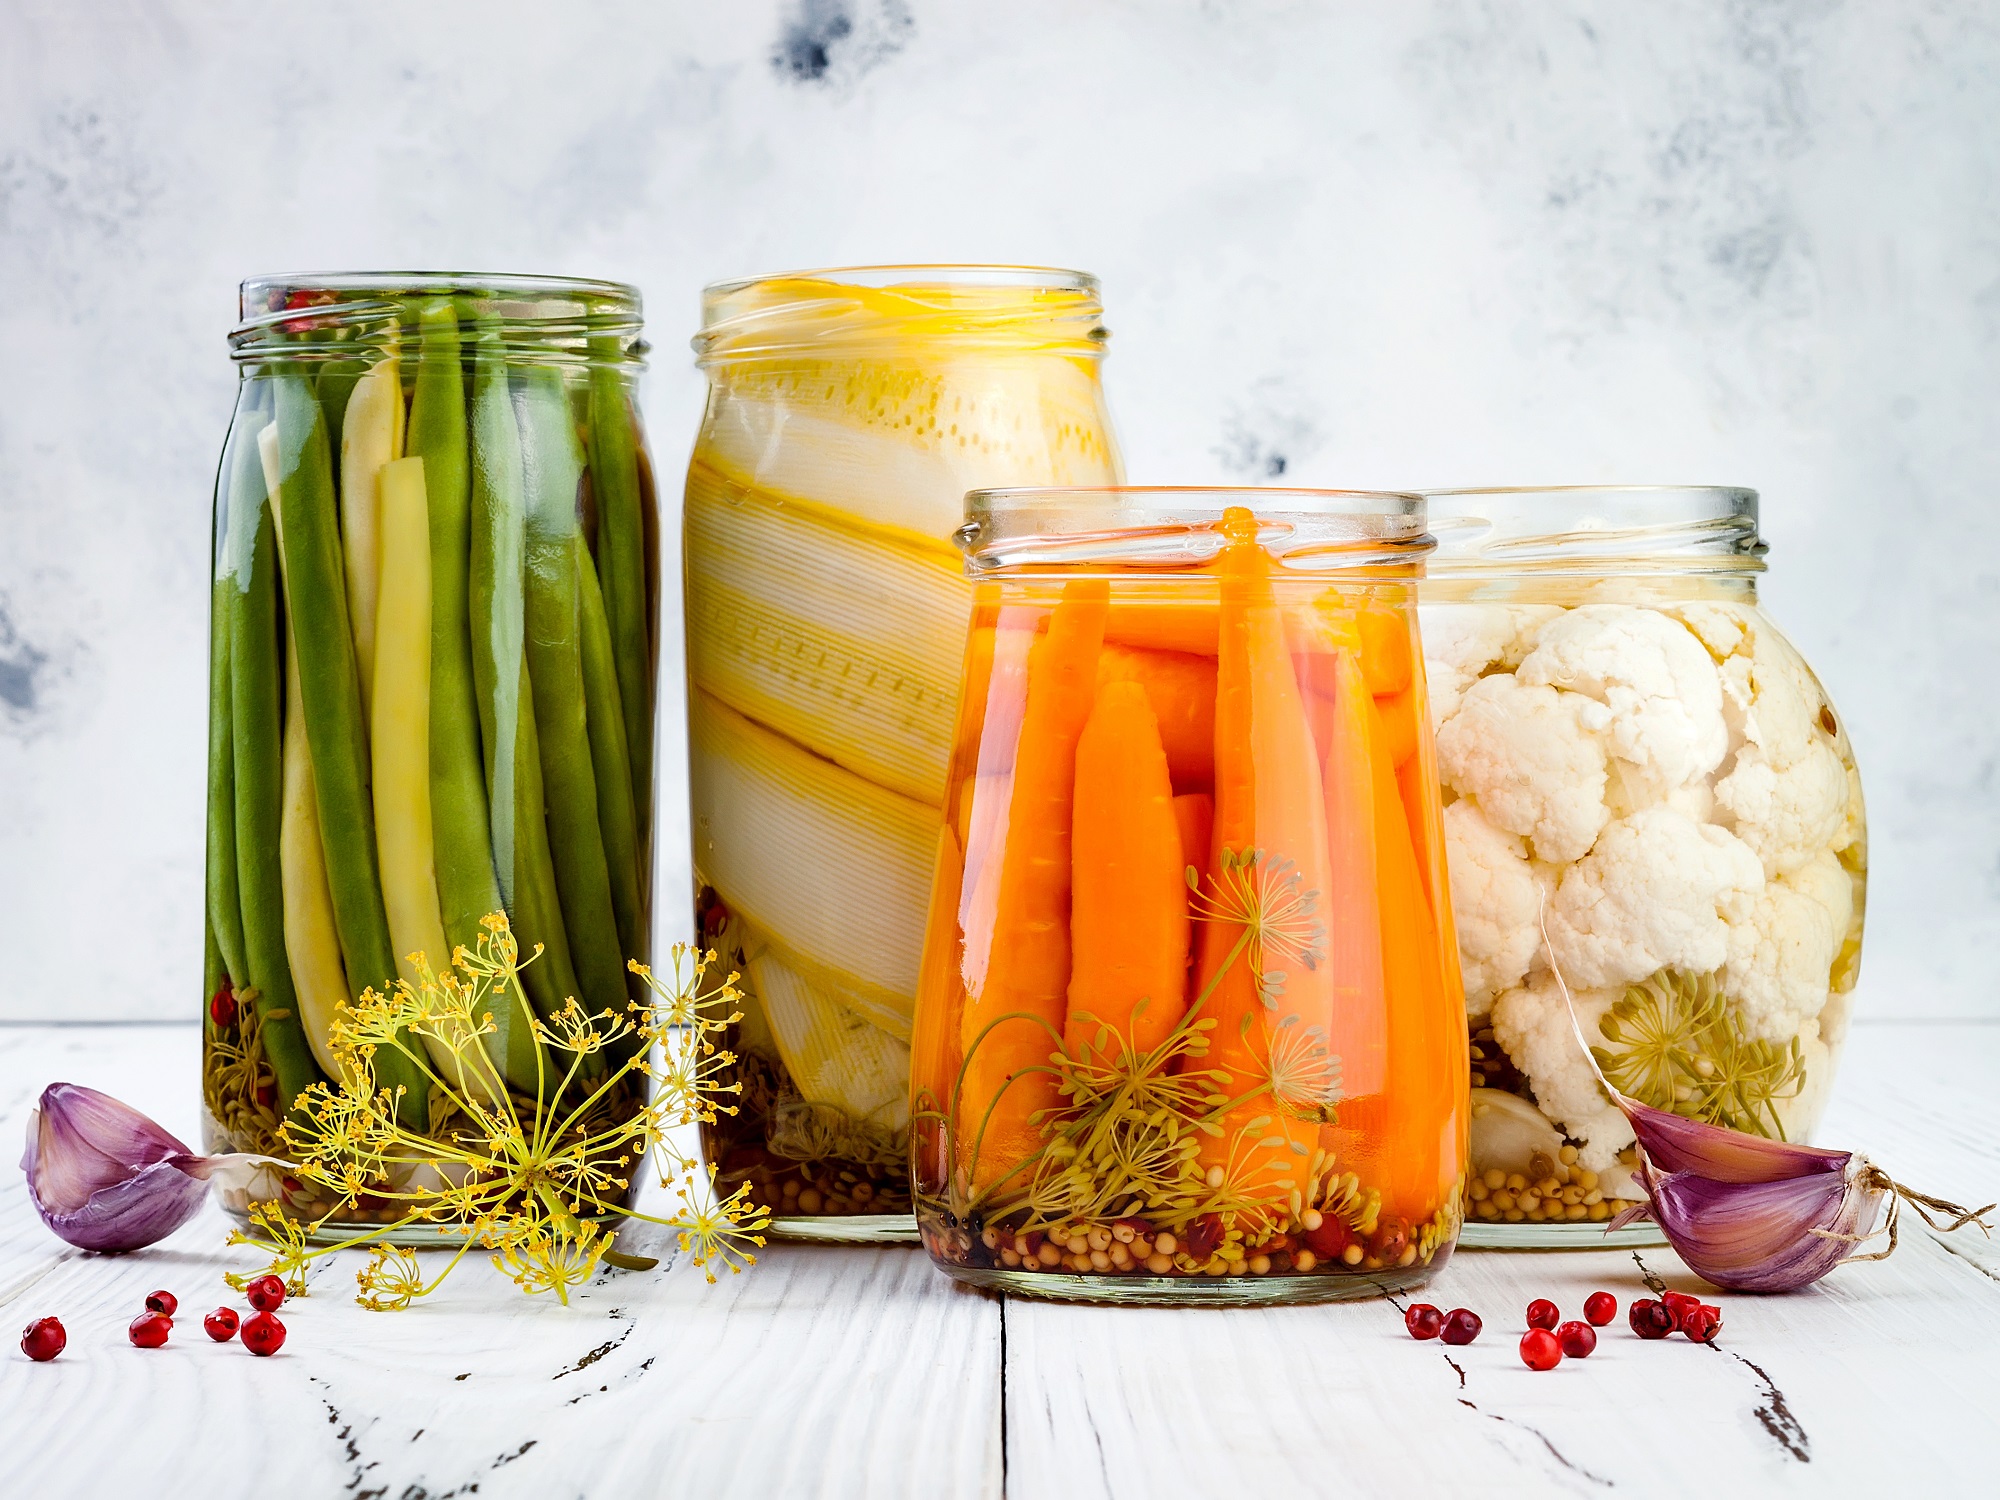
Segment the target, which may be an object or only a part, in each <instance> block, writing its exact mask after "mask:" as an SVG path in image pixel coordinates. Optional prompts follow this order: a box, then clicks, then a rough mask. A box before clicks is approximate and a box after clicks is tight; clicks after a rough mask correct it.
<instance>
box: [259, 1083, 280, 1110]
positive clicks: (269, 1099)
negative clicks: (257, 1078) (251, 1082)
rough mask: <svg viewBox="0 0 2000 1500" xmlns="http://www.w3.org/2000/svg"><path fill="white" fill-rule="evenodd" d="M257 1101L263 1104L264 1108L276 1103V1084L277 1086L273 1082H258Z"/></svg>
mask: <svg viewBox="0 0 2000 1500" xmlns="http://www.w3.org/2000/svg"><path fill="white" fill-rule="evenodd" d="M257 1102H258V1103H259V1104H261V1105H263V1106H264V1108H266V1109H270V1108H271V1107H272V1106H274V1105H275V1104H277V1102H278V1086H277V1085H276V1084H275V1083H260V1084H258V1085H257Z"/></svg>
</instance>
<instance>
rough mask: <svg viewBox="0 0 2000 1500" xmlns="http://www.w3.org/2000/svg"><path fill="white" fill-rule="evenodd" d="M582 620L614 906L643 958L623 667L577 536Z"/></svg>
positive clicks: (623, 931) (588, 709) (588, 720)
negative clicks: (621, 695)
mask: <svg viewBox="0 0 2000 1500" xmlns="http://www.w3.org/2000/svg"><path fill="white" fill-rule="evenodd" d="M576 579H577V599H578V602H579V603H580V604H581V606H582V609H581V611H580V614H579V618H578V623H579V625H580V626H581V633H582V644H583V706H584V723H585V726H586V727H587V728H588V730H589V732H590V763H591V768H592V770H593V771H594V772H595V773H596V778H597V824H598V828H599V829H600V830H601V831H602V832H603V835H604V858H605V862H606V863H607V864H608V865H609V866H610V870H611V907H612V910H613V911H614V912H615V913H616V914H617V918H618V940H619V942H620V943H622V944H623V945H624V949H625V952H626V953H628V954H630V955H631V956H632V957H634V958H639V957H643V956H644V954H645V951H646V948H645V939H646V937H647V934H645V933H642V932H641V931H640V930H639V927H640V922H641V919H642V914H643V912H644V907H643V906H641V904H640V900H639V855H638V847H639V835H638V821H637V818H636V815H635V811H634V809H633V806H632V763H631V761H630V760H629V759H628V758H627V751H626V746H625V726H626V725H627V724H628V723H630V722H631V720H630V717H629V716H628V715H627V714H626V713H625V712H624V709H623V707H622V706H621V704H620V701H619V688H618V671H617V668H616V667H615V666H614V665H613V660H612V658H613V649H612V644H611V630H610V626H609V625H608V623H607V622H606V619H605V606H604V600H603V599H602V597H601V596H600V595H599V592H598V585H597V570H596V569H595V568H593V567H592V566H591V565H590V549H589V548H588V547H586V546H584V545H583V538H582V537H581V536H578V537H577V539H576Z"/></svg>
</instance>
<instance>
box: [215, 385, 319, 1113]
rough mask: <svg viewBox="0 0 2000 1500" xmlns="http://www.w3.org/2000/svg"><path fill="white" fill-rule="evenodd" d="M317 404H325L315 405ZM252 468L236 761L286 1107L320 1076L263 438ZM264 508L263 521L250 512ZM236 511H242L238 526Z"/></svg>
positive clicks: (244, 890)
mask: <svg viewBox="0 0 2000 1500" xmlns="http://www.w3.org/2000/svg"><path fill="white" fill-rule="evenodd" d="M315 410H317V409H315ZM243 446H244V448H246V449H247V450H248V452H249V473H248V474H245V473H244V470H243V467H242V466H241V465H240V464H239V466H238V468H237V482H236V483H235V484H234V485H232V487H231V494H230V508H231V511H232V512H236V510H237V507H238V506H239V505H240V506H242V507H243V511H242V514H243V516H244V517H245V521H244V524H245V526H246V527H250V526H254V528H255V530H254V532H252V534H251V541H250V544H249V547H248V549H247V551H248V557H247V558H239V559H238V560H237V562H238V568H239V571H237V572H236V573H235V575H234V577H233V578H232V579H231V583H232V585H233V589H234V592H233V595H232V597H231V598H230V600H229V610H228V613H229V676H230V693H229V700H230V724H231V746H230V750H231V762H232V765H233V767H234V772H235V781H236V867H237V885H238V890H239V893H240V897H241V900H242V905H243V957H244V971H245V978H246V979H247V981H248V984H247V988H248V989H249V990H250V991H251V995H252V1000H253V1003H254V1004H255V1005H256V1007H257V1016H258V1019H259V1021H260V1022H261V1023H262V1024H261V1028H260V1029H261V1033H262V1036H263V1045H264V1056H265V1059H266V1060H267V1061H268V1062H269V1063H270V1065H271V1071H272V1073H273V1074H275V1075H276V1077H277V1081H278V1106H279V1113H281V1114H285V1113H289V1112H290V1111H291V1108H292V1104H293V1101H294V1100H296V1099H297V1098H298V1096H299V1095H300V1094H301V1093H303V1092H304V1091H305V1090H306V1089H307V1088H309V1087H310V1086H311V1085H312V1084H314V1083H316V1082H318V1081H319V1078H320V1072H319V1067H318V1065H317V1064H316V1063H314V1061H313V1055H312V1049H311V1048H310V1047H309V1046H308V1045H307V1043H306V1033H305V1026H304V1024H303V1023H302V1022H301V1020H300V1018H299V1006H298V996H297V995H296V993H295V992H294V991H293V989H292V970H291V963H290V961H289V959H288V958H287V957H286V954H285V893H284V876H283V872H282V870H281V869H280V866H279V857H278V829H279V823H280V821H281V817H282V809H283V803H284V784H283V773H282V769H281V763H280V760H281V752H280V745H279V739H278V726H279V724H280V723H281V722H282V708H281V703H280V698H281V687H280V684H281V682H282V679H283V670H282V667H281V664H280V662H279V644H278V643H279V631H280V628H281V627H280V625H279V621H278V587H277V575H278V556H277V546H276V540H275V536H274V533H273V531H272V529H271V510H270V507H269V506H268V505H267V504H265V495H264V486H263V481H262V477H261V475H259V474H258V473H257V460H256V444H255V443H254V442H245V443H244V445H243ZM252 514H254V517H255V519H254V521H253V520H251V519H249V518H250V516H251V515H252ZM234 524H235V517H234V515H232V529H233V527H234Z"/></svg>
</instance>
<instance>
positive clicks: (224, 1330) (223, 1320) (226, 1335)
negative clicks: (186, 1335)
mask: <svg viewBox="0 0 2000 1500" xmlns="http://www.w3.org/2000/svg"><path fill="white" fill-rule="evenodd" d="M237 1321H238V1320H237V1317H236V1309H235V1308H233V1307H218V1308H217V1309H216V1310H215V1311H214V1312H212V1313H210V1314H209V1315H208V1316H207V1317H205V1318H203V1319H202V1320H201V1326H202V1327H203V1328H204V1329H205V1330H207V1333H208V1336H209V1337H210V1338H212V1339H214V1340H215V1341H216V1343H218V1344H226V1343H228V1342H229V1341H230V1340H231V1339H233V1338H235V1337H236V1324H237Z"/></svg>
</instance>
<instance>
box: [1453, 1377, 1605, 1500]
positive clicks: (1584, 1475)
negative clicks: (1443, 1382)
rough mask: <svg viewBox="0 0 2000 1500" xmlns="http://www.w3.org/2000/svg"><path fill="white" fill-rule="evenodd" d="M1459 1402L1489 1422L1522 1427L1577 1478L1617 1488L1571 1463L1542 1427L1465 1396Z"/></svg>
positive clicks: (1599, 1475) (1597, 1475)
mask: <svg viewBox="0 0 2000 1500" xmlns="http://www.w3.org/2000/svg"><path fill="white" fill-rule="evenodd" d="M1458 1404H1459V1405H1460V1406H1463V1407H1465V1408H1467V1409H1468V1410H1470V1411H1474V1412H1478V1413H1479V1415H1480V1416H1482V1417H1484V1418H1486V1420H1487V1421H1489V1422H1498V1423H1499V1424H1500V1425H1501V1426H1503V1427H1518V1428H1520V1429H1521V1431H1523V1432H1525V1433H1528V1434H1529V1435H1530V1436H1532V1437H1534V1438H1535V1439H1536V1440H1537V1441H1539V1442H1540V1443H1541V1445H1542V1446H1543V1447H1544V1448H1546V1449H1548V1450H1549V1456H1550V1457H1551V1458H1553V1459H1554V1460H1555V1461H1556V1462H1557V1463H1559V1464H1561V1465H1562V1466H1563V1467H1564V1468H1565V1469H1567V1470H1569V1472H1570V1473H1572V1474H1574V1475H1576V1476H1577V1478H1579V1479H1586V1480H1588V1481H1590V1483H1592V1484H1595V1485H1601V1486H1603V1487H1604V1488H1605V1489H1607V1490H1609V1489H1616V1488H1617V1485H1616V1484H1615V1483H1613V1482H1612V1481H1611V1480H1609V1479H1606V1478H1605V1477H1604V1476H1603V1475H1602V1474H1593V1473H1591V1472H1590V1470H1588V1469H1586V1468H1584V1467H1583V1466H1582V1465H1581V1464H1575V1463H1571V1462H1570V1461H1569V1460H1568V1459H1567V1458H1565V1457H1563V1451H1562V1449H1560V1448H1558V1447H1557V1446H1556V1445H1555V1444H1554V1443H1552V1442H1550V1441H1549V1435H1548V1434H1547V1433H1546V1432H1543V1431H1542V1430H1541V1428H1539V1427H1536V1426H1534V1425H1532V1424H1531V1423H1527V1422H1523V1421H1521V1420H1519V1419H1518V1418H1515V1417H1503V1416H1501V1415H1500V1413H1498V1412H1497V1411H1482V1410H1481V1409H1480V1408H1479V1406H1478V1405H1476V1404H1475V1403H1473V1402H1471V1401H1468V1400H1466V1399H1465V1397H1463V1396H1460V1397H1459V1398H1458Z"/></svg>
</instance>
